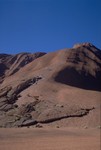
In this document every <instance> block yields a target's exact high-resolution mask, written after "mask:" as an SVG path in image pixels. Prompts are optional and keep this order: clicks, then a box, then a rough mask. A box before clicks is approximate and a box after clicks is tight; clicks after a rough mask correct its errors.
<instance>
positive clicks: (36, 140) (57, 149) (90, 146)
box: [0, 127, 101, 150]
mask: <svg viewBox="0 0 101 150" xmlns="http://www.w3.org/2000/svg"><path fill="white" fill-rule="evenodd" d="M100 133H101V132H100V129H97V128H90V129H83V128H38V129H35V128H32V127H30V128H1V129H0V150H100V146H101V143H100V136H101V135H100Z"/></svg>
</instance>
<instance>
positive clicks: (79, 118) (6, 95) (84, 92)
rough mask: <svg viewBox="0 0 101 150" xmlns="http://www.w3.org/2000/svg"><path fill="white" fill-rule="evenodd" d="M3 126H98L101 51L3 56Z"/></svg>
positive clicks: (87, 46)
mask: <svg viewBox="0 0 101 150" xmlns="http://www.w3.org/2000/svg"><path fill="white" fill-rule="evenodd" d="M0 83H1V84H0V126H1V127H22V126H30V125H33V126H35V127H36V126H37V125H38V124H41V125H42V126H46V125H49V126H56V125H58V126H75V125H76V126H93V127H95V126H98V125H99V124H100V96H101V94H100V91H101V51H100V50H99V49H98V48H96V47H95V46H94V45H92V44H91V43H83V44H76V45H74V47H73V48H71V49H62V50H58V51H56V52H52V53H48V54H46V53H35V54H30V53H21V54H17V55H8V54H0Z"/></svg>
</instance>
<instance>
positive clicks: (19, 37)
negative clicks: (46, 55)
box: [0, 0, 101, 54]
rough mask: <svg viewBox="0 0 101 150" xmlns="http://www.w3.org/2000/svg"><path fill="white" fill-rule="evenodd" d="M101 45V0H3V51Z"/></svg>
mask: <svg viewBox="0 0 101 150" xmlns="http://www.w3.org/2000/svg"><path fill="white" fill-rule="evenodd" d="M82 42H91V43H93V44H94V45H95V46H97V47H98V48H100V49H101V0H0V53H11V54H15V53H20V52H32V53H34V52H38V51H43V52H51V51H55V50H58V49H62V48H66V47H67V48H70V47H72V46H73V45H74V44H75V43H82Z"/></svg>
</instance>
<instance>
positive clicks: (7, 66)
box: [0, 52, 45, 82]
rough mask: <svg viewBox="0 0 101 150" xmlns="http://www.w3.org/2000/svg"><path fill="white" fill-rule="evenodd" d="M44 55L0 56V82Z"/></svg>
mask: <svg viewBox="0 0 101 150" xmlns="http://www.w3.org/2000/svg"><path fill="white" fill-rule="evenodd" d="M43 55H45V53H40V52H39V53H35V54H30V53H21V54H17V55H7V54H0V82H2V81H3V79H4V78H5V77H7V76H10V75H13V74H14V73H16V72H17V71H19V70H20V69H21V68H22V67H24V66H25V65H27V64H28V63H30V62H32V61H33V60H35V59H36V58H38V57H41V56H43Z"/></svg>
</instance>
